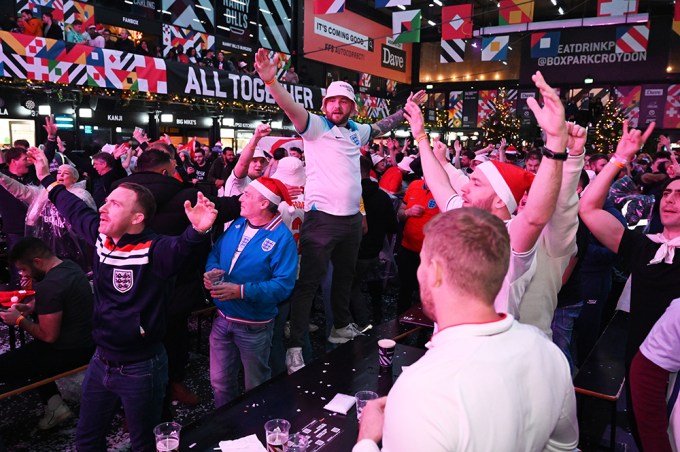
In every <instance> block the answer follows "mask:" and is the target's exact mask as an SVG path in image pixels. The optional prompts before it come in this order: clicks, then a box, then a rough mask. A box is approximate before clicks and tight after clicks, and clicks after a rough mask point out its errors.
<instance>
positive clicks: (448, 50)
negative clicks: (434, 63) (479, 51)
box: [439, 39, 465, 63]
mask: <svg viewBox="0 0 680 452" xmlns="http://www.w3.org/2000/svg"><path fill="white" fill-rule="evenodd" d="M464 58H465V39H448V40H447V39H442V51H441V54H440V55H439V62H440V63H460V62H462V61H463V59H464Z"/></svg>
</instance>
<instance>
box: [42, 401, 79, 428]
mask: <svg viewBox="0 0 680 452" xmlns="http://www.w3.org/2000/svg"><path fill="white" fill-rule="evenodd" d="M71 416H73V413H72V412H71V409H70V408H69V407H68V405H66V404H65V403H64V401H63V400H62V399H61V396H60V395H53V396H52V397H50V400H48V401H47V405H46V406H45V416H44V417H43V418H42V419H40V421H39V422H38V428H39V429H40V430H49V429H51V428H53V427H56V426H57V425H59V424H61V423H62V422H64V421H65V420H66V419H69V418H70V417H71Z"/></svg>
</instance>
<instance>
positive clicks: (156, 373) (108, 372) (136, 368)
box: [76, 349, 168, 452]
mask: <svg viewBox="0 0 680 452" xmlns="http://www.w3.org/2000/svg"><path fill="white" fill-rule="evenodd" d="M109 364H111V365H109ZM167 383H168V357H167V355H166V354H165V349H162V350H161V351H160V352H159V353H158V354H156V355H155V356H153V357H152V358H149V359H147V360H145V361H140V362H136V363H133V364H122V365H118V364H113V363H107V362H105V361H103V360H102V358H101V357H100V356H99V351H98V350H97V351H95V353H94V356H93V357H92V359H91V360H90V365H89V367H88V368H87V372H86V373H85V380H84V381H83V386H82V388H83V392H82V396H81V400H80V419H78V429H77V431H76V447H77V449H78V451H79V452H84V451H102V450H106V433H107V432H108V430H109V427H110V426H111V421H112V419H113V416H114V415H115V414H116V411H117V410H118V407H119V406H120V404H121V403H122V404H123V409H124V410H125V419H126V420H127V425H128V430H129V431H130V443H131V445H132V450H133V451H147V450H148V451H153V450H155V448H156V441H155V439H154V435H153V428H154V427H155V426H156V425H158V424H159V423H160V421H161V410H162V408H163V397H164V395H165V386H166V385H167Z"/></svg>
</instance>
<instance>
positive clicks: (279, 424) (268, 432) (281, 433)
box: [264, 419, 290, 452]
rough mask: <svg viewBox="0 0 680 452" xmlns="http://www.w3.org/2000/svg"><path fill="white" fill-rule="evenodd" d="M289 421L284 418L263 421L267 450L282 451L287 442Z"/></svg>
mask: <svg viewBox="0 0 680 452" xmlns="http://www.w3.org/2000/svg"><path fill="white" fill-rule="evenodd" d="M289 432H290V422H288V421H287V420H285V419H271V420H269V421H267V422H265V423H264V434H265V437H266V438H267V451H268V452H284V451H285V450H286V447H287V444H288V433H289Z"/></svg>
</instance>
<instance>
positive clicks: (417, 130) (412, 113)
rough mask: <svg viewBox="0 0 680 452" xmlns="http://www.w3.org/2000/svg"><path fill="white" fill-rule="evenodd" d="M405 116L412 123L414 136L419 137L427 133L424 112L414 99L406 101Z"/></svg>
mask: <svg viewBox="0 0 680 452" xmlns="http://www.w3.org/2000/svg"><path fill="white" fill-rule="evenodd" d="M404 112H405V113H404V116H405V117H406V120H407V121H408V123H409V124H410V125H411V133H412V134H413V136H414V137H418V136H420V135H422V134H424V133H425V122H424V120H423V112H422V111H420V107H419V106H418V105H417V104H416V103H415V102H413V101H408V102H406V105H404Z"/></svg>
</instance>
